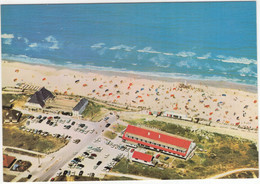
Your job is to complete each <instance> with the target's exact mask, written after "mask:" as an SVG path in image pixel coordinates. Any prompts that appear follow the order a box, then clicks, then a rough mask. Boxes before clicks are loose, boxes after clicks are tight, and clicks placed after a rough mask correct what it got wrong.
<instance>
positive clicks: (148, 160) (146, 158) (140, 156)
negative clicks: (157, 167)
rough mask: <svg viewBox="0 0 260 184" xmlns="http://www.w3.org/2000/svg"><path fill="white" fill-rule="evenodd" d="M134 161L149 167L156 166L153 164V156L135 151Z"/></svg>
mask: <svg viewBox="0 0 260 184" xmlns="http://www.w3.org/2000/svg"><path fill="white" fill-rule="evenodd" d="M132 161H135V162H140V163H144V164H147V165H154V164H153V163H152V161H153V156H152V155H148V154H145V153H142V152H139V151H135V152H134V153H133V155H132Z"/></svg>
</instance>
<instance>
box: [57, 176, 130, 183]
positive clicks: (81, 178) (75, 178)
mask: <svg viewBox="0 0 260 184" xmlns="http://www.w3.org/2000/svg"><path fill="white" fill-rule="evenodd" d="M111 180H134V179H133V178H129V177H124V176H121V177H120V176H108V175H105V177H104V178H103V179H99V178H95V177H88V176H58V177H56V178H55V181H67V182H69V181H111Z"/></svg>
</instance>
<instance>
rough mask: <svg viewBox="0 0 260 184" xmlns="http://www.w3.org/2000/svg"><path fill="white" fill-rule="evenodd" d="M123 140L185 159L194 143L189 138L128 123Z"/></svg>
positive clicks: (192, 148) (194, 145)
mask: <svg viewBox="0 0 260 184" xmlns="http://www.w3.org/2000/svg"><path fill="white" fill-rule="evenodd" d="M122 139H123V140H124V141H127V142H130V143H134V144H138V145H139V146H142V147H145V148H148V149H153V150H156V151H161V152H163V153H166V154H169V155H173V156H177V157H180V158H184V159H186V158H187V157H188V156H189V155H190V153H191V152H192V150H194V148H195V147H196V143H194V142H193V140H191V139H187V138H183V137H179V136H176V135H172V134H168V133H161V132H158V131H157V132H155V131H154V130H150V129H147V128H141V127H136V126H133V125H128V126H127V128H126V130H125V132H124V135H123V137H122Z"/></svg>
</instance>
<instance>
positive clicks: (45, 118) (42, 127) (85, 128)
mask: <svg viewBox="0 0 260 184" xmlns="http://www.w3.org/2000/svg"><path fill="white" fill-rule="evenodd" d="M96 127H97V123H93V122H88V121H82V120H78V119H72V118H69V117H61V116H50V115H45V114H39V115H35V116H30V117H29V118H28V120H27V121H26V125H25V126H22V127H20V129H21V130H23V131H27V132H31V133H33V134H40V135H42V136H47V135H51V136H53V137H56V138H65V139H67V140H71V139H72V140H77V139H82V138H84V137H85V136H86V135H87V134H93V133H95V128H96Z"/></svg>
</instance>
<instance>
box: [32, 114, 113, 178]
mask: <svg viewBox="0 0 260 184" xmlns="http://www.w3.org/2000/svg"><path fill="white" fill-rule="evenodd" d="M48 116H50V115H48ZM72 121H73V120H72ZM75 121H79V120H77V119H75ZM115 121H116V116H114V115H113V116H112V115H109V119H108V120H107V121H106V122H105V121H104V120H102V121H100V122H96V123H93V122H89V123H92V127H93V125H94V129H95V131H94V132H93V133H92V134H90V133H88V134H86V135H85V134H82V136H83V138H81V141H80V143H78V144H75V143H73V139H74V138H73V137H72V139H71V141H70V142H69V143H68V144H67V145H66V146H65V147H63V148H62V149H60V150H59V151H57V152H55V153H52V154H50V155H48V156H47V157H46V158H45V159H43V161H42V163H41V167H40V168H38V169H37V170H34V171H31V174H32V178H31V179H30V180H29V181H49V180H50V178H51V177H52V176H53V175H54V174H55V173H56V172H58V171H59V169H60V168H62V167H63V166H64V165H65V164H67V163H68V162H69V161H70V160H72V159H73V157H74V156H75V155H76V154H77V153H78V152H80V151H81V150H82V149H86V148H87V146H88V145H89V143H90V142H93V141H94V140H95V139H96V138H97V137H99V136H100V135H101V133H102V131H103V130H105V129H106V128H105V125H106V124H107V123H110V124H112V123H113V122H115ZM80 122H84V123H85V124H86V125H88V122H87V121H82V120H80ZM68 131H74V130H73V128H71V129H70V130H68Z"/></svg>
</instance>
